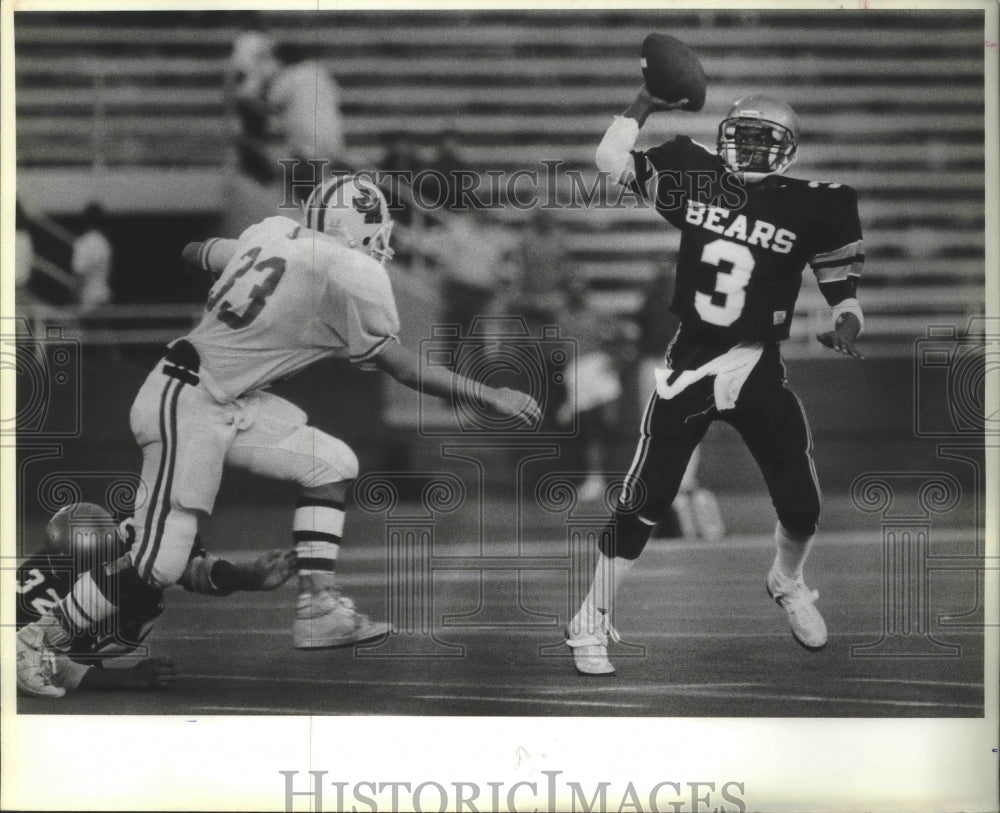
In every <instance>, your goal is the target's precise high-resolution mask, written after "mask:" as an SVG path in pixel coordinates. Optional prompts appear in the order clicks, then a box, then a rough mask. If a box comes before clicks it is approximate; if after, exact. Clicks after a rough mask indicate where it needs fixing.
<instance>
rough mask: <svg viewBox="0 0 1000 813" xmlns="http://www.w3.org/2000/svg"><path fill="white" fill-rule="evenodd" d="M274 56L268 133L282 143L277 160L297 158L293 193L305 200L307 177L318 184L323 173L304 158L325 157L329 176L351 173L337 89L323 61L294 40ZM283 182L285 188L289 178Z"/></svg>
mask: <svg viewBox="0 0 1000 813" xmlns="http://www.w3.org/2000/svg"><path fill="white" fill-rule="evenodd" d="M275 54H276V56H277V58H278V62H279V63H280V65H281V67H280V69H279V70H278V71H277V73H276V74H275V76H274V79H273V81H272V82H271V86H270V89H269V91H268V96H267V99H268V104H269V105H270V108H271V113H272V119H271V127H272V133H273V135H274V136H275V137H276V138H277V139H278V140H279V141H280V146H279V147H278V150H279V151H280V152H281V153H282V154H281V156H280V158H282V159H288V158H291V159H294V160H295V161H296V170H295V173H294V174H295V185H294V187H293V197H294V198H295V200H300V199H301V200H305V198H307V197H308V196H309V193H310V192H311V191H312V188H311V187H310V185H309V183H310V181H311V182H312V183H313V184H317V183H320V182H321V181H323V180H324V177H325V176H323V175H322V173H314V168H313V167H312V166H310V165H308V164H307V163H306V162H308V161H310V160H322V161H324V162H325V169H326V174H327V175H329V174H336V173H341V172H348V171H350V162H349V161H348V157H347V150H346V143H345V137H344V120H343V116H342V115H341V112H340V87H339V85H338V84H337V82H336V80H335V79H334V78H333V76H332V75H331V74H330V71H329V69H328V67H327V66H326V64H325V63H324V62H322V61H321V60H318V59H306V58H305V54H304V53H303V51H302V49H301V48H300V46H299V45H298V44H296V43H283V44H281V45H279V46H278V47H277V48H276V49H275ZM315 175H320V177H315ZM285 180H286V188H287V184H288V182H290V181H291V180H292V179H291V178H286V179H285Z"/></svg>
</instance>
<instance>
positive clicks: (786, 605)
mask: <svg viewBox="0 0 1000 813" xmlns="http://www.w3.org/2000/svg"><path fill="white" fill-rule="evenodd" d="M767 594H768V595H769V596H770V597H771V598H773V599H774V600H775V601H776V602H777V603H778V606H780V607H781V608H782V609H783V610H784V611H785V612H786V613H787V614H788V623H789V625H791V628H792V635H793V636H794V638H795V640H796V641H798V642H799V643H800V644H801V645H802V646H804V647H805V648H806V649H808V650H810V651H811V652H816V651H818V650H820V649H822V648H823V647H825V646H826V637H827V634H826V622H825V621H824V620H823V616H822V615H820V612H819V610H817V609H816V600H817V599H818V598H819V591H818V590H810V589H809V588H808V587H806V585H805V582H803V581H802V579H801V578H798V579H790V578H789V577H788V576H784V575H782V574H781V573H779V572H778V571H777V570H774V569H773V568H772V569H771V572H770V573H768V574H767Z"/></svg>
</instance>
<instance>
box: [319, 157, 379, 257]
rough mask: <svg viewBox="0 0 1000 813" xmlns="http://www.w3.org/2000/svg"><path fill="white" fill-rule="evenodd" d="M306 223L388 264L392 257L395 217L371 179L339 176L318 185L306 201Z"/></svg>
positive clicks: (349, 246) (356, 176)
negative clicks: (392, 235)
mask: <svg viewBox="0 0 1000 813" xmlns="http://www.w3.org/2000/svg"><path fill="white" fill-rule="evenodd" d="M305 213H306V226H307V227H308V228H310V229H314V230H315V231H318V232H322V233H323V234H328V235H330V236H331V237H333V238H334V239H335V240H336V241H337V242H339V243H342V244H343V245H345V246H347V247H348V248H353V249H356V250H357V251H361V252H363V253H365V254H369V255H370V256H372V257H374V258H375V259H376V260H378V261H379V262H380V263H382V264H383V265H385V262H386V260H389V259H391V258H392V254H393V252H392V249H391V248H389V237H390V235H391V234H392V218H391V217H389V206H388V205H387V204H386V202H385V197H384V196H383V195H382V193H381V192H380V191H379V189H378V187H377V186H375V184H373V183H372V182H371V181H369V180H367V179H366V178H363V177H360V176H358V175H338V176H336V177H334V178H331V179H330V180H329V181H326V183H324V184H322V185H321V186H317V187H316V188H315V189H314V190H313V192H312V194H311V195H310V196H309V199H308V200H307V201H306V203H305Z"/></svg>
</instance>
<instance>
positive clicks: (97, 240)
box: [72, 203, 114, 312]
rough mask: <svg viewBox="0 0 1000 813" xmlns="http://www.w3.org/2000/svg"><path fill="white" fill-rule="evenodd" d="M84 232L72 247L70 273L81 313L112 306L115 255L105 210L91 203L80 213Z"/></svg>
mask: <svg viewBox="0 0 1000 813" xmlns="http://www.w3.org/2000/svg"><path fill="white" fill-rule="evenodd" d="M83 222H84V232H83V234H82V235H80V236H79V237H78V238H77V239H76V242H75V243H74V244H73V260H72V268H73V273H74V274H75V275H76V277H77V286H78V288H77V292H78V293H77V299H78V301H79V303H80V306H81V308H82V310H83V311H84V312H88V311H92V310H93V309H95V308H99V307H100V306H102V305H107V304H109V303H110V302H111V300H112V296H111V266H112V263H113V261H114V251H113V249H112V248H111V241H110V240H108V236H107V218H106V216H105V213H104V209H102V208H101V206H100V205H99V204H97V203H91V204H89V205H88V206H87V208H86V209H84V212H83Z"/></svg>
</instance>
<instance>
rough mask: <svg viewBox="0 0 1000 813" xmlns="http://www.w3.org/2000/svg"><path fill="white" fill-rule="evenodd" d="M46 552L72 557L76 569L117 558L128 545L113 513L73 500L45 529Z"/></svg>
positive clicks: (86, 568) (87, 568) (57, 513)
mask: <svg viewBox="0 0 1000 813" xmlns="http://www.w3.org/2000/svg"><path fill="white" fill-rule="evenodd" d="M45 538H46V542H45V552H46V553H47V554H48V555H49V556H50V557H53V558H55V557H65V558H66V559H67V560H69V559H72V562H73V567H74V572H76V573H78V574H79V573H82V572H84V571H85V570H89V569H90V568H92V567H94V566H95V565H99V564H101V563H102V562H107V561H110V560H113V559H117V558H118V557H119V556H121V555H122V554H123V553H124V552H125V548H126V544H125V540H124V539H122V537H121V535H120V534H119V531H118V525H117V523H116V522H115V521H114V519H113V518H112V516H111V514H109V513H108V512H107V511H105V510H104V509H103V508H101V506H99V505H94V504H93V503H89V502H78V503H71V504H70V505H67V506H64V507H62V508H60V509H59V510H58V511H56V513H55V514H53V515H52V519H50V520H49V524H48V525H47V526H46V528H45Z"/></svg>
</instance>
